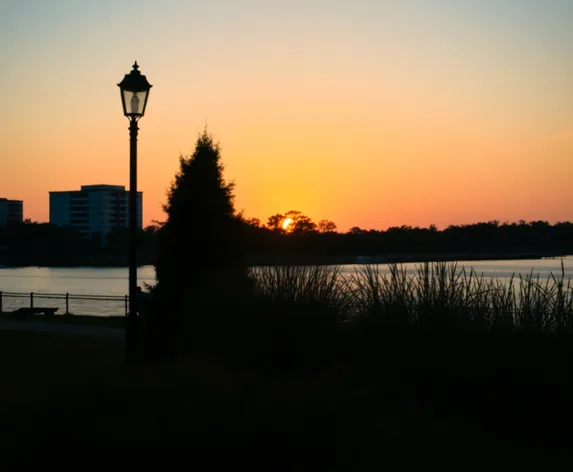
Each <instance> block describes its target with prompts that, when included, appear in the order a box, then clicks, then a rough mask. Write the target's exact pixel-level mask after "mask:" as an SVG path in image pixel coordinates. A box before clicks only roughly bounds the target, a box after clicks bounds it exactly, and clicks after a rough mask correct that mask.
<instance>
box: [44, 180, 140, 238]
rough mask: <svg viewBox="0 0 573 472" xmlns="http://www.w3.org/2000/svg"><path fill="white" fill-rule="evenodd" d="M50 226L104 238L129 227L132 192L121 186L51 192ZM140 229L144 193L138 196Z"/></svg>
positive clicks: (87, 187) (89, 187)
mask: <svg viewBox="0 0 573 472" xmlns="http://www.w3.org/2000/svg"><path fill="white" fill-rule="evenodd" d="M50 223H52V224H55V225H58V226H67V227H72V228H76V229H77V230H78V231H79V233H80V234H82V235H84V236H89V237H91V236H93V235H94V234H95V233H100V234H101V236H102V237H104V238H105V236H106V235H107V234H108V233H109V232H110V231H112V230H114V229H118V228H127V227H128V226H129V191H128V190H126V189H125V187H124V186H120V185H82V187H81V190H72V191H57V192H50ZM137 226H138V228H142V226H143V192H137Z"/></svg>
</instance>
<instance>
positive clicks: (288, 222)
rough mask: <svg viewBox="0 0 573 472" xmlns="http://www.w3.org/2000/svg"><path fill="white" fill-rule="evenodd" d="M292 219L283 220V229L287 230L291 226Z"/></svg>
mask: <svg viewBox="0 0 573 472" xmlns="http://www.w3.org/2000/svg"><path fill="white" fill-rule="evenodd" d="M292 222H293V219H292V218H285V220H284V221H283V229H284V230H287V229H288V227H289V226H290V225H291V224H292Z"/></svg>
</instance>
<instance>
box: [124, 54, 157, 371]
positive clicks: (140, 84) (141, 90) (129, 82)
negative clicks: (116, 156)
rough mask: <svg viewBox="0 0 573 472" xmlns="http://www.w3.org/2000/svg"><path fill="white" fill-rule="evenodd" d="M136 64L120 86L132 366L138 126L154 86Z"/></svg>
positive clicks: (127, 328) (127, 351)
mask: <svg viewBox="0 0 573 472" xmlns="http://www.w3.org/2000/svg"><path fill="white" fill-rule="evenodd" d="M138 69H139V66H138V65H137V61H136V62H135V63H134V64H133V70H132V71H131V72H130V73H129V74H126V75H125V77H124V78H123V80H122V81H121V83H119V84H117V85H118V86H119V88H120V90H121V104H122V106H123V114H124V115H125V116H127V118H128V119H129V138H130V141H129V210H128V211H129V312H128V314H127V320H126V326H125V358H126V362H127V363H128V364H129V363H131V362H132V361H133V360H134V358H135V352H136V344H137V335H136V332H135V329H136V323H137V295H136V292H137V249H136V244H137V131H138V130H139V128H138V127H137V122H138V120H139V119H140V118H141V117H142V116H143V115H144V113H145V108H146V106H147V99H148V98H149V90H150V89H151V87H152V86H151V84H150V83H149V82H148V81H147V78H146V77H145V76H144V75H141V72H139V70H138Z"/></svg>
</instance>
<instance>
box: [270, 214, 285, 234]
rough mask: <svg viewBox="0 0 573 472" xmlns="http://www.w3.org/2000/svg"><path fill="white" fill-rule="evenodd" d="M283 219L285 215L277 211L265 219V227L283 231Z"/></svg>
mask: <svg viewBox="0 0 573 472" xmlns="http://www.w3.org/2000/svg"><path fill="white" fill-rule="evenodd" d="M284 220H285V215H281V214H280V213H277V214H276V215H272V216H269V219H268V220H267V228H268V229H270V230H273V231H277V232H283V221H284Z"/></svg>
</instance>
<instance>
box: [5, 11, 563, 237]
mask: <svg viewBox="0 0 573 472" xmlns="http://www.w3.org/2000/svg"><path fill="white" fill-rule="evenodd" d="M46 3H48V2H42V1H39V0H19V1H12V2H11V1H8V2H3V3H2V5H1V6H0V22H1V23H0V57H1V58H2V63H3V73H2V74H1V75H0V99H1V103H2V106H1V107H0V197H7V198H12V199H22V200H24V213H25V217H27V218H32V219H33V220H39V221H47V220H48V212H49V209H48V192H49V191H51V190H65V189H77V188H79V187H80V186H81V185H88V184H98V183H107V184H119V185H126V186H127V184H128V178H129V174H128V172H129V167H128V165H129V159H128V157H129V134H128V129H127V128H128V122H127V119H126V118H125V117H123V115H122V112H121V102H120V97H119V89H118V87H117V85H116V84H117V83H118V82H119V81H120V80H121V79H122V78H123V75H124V74H125V73H127V72H129V70H130V69H131V65H132V63H133V61H134V60H137V61H138V63H139V64H140V70H141V72H142V73H143V74H145V75H146V76H147V78H148V80H149V81H150V82H151V83H152V84H153V89H152V91H151V95H150V99H149V104H148V108H147V113H146V116H145V117H144V118H143V119H142V120H141V121H140V133H139V147H138V149H139V189H140V190H143V192H144V222H145V223H146V224H148V223H150V222H151V220H154V219H159V220H161V219H163V213H162V211H161V203H162V202H164V201H165V192H166V189H167V187H168V185H169V183H170V181H171V179H172V178H173V176H174V174H175V172H176V170H177V166H178V156H179V154H180V153H183V154H189V153H191V152H192V150H193V145H194V142H195V139H196V137H197V134H198V133H199V132H200V131H201V130H202V128H203V126H204V124H205V123H206V122H207V124H208V128H209V130H210V132H212V133H213V134H214V135H215V137H216V139H218V140H219V141H220V143H221V145H222V155H223V161H224V164H225V166H226V171H225V175H226V178H228V179H234V180H235V182H236V195H237V197H236V207H237V209H238V210H241V209H244V210H245V214H246V215H247V216H251V217H258V218H261V219H262V220H264V221H266V219H267V217H268V216H270V215H272V214H274V213H278V212H281V213H282V212H286V211H288V210H300V211H302V212H303V213H305V214H307V215H308V216H310V217H311V218H313V219H314V220H315V221H318V220H320V219H322V218H327V219H331V220H333V221H335V222H336V223H337V224H338V227H339V229H340V230H347V229H348V228H350V227H351V226H360V227H363V228H376V229H384V228H387V227H389V226H396V225H420V226H428V225H430V224H432V223H433V224H436V225H438V227H445V226H447V225H449V224H462V223H473V222H478V221H487V220H494V219H495V220H500V221H506V220H508V221H517V220H520V219H524V220H528V221H529V220H539V219H541V220H546V221H550V222H556V221H565V220H567V221H571V220H573V184H572V179H573V92H572V89H571V84H573V62H572V61H571V57H573V28H571V25H572V24H573V2H570V1H559V0H555V1H552V2H520V1H517V0H515V1H514V0H507V1H503V2H494V1H489V0H484V1H483V2H469V1H453V0H451V1H448V0H435V1H430V0H428V1H422V0H419V1H417V2H415V1H410V2H395V1H383V0H380V1H377V2H372V1H367V0H356V1H353V2H350V1H348V2H343V1H335V0H332V1H330V2H326V1H322V0H315V1H311V0H308V1H304V2H303V1H290V2H286V1H284V2H282V1H277V2H275V3H273V2H263V1H257V0H245V1H243V2H232V1H231V0H227V1H225V0H212V1H210V2H208V5H202V6H199V5H192V3H191V2H180V1H176V0H165V1H162V2H159V1H151V0H141V1H139V2H134V1H132V0H128V1H124V2H121V4H118V3H117V2H113V1H111V0H101V1H99V2H94V3H97V5H95V4H94V5H90V6H87V5H78V3H80V4H83V3H84V2H73V1H71V0H59V1H58V0H54V1H53V2H49V3H50V5H46ZM205 3H207V2H205ZM269 3H271V4H272V5H269ZM134 6H137V7H138V8H137V9H134V8H133V7H134ZM134 38H135V39H134Z"/></svg>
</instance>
